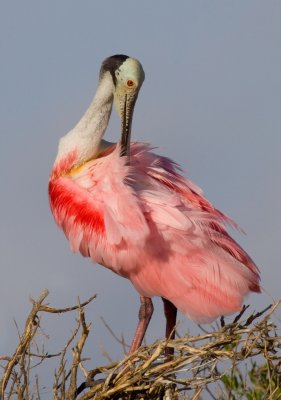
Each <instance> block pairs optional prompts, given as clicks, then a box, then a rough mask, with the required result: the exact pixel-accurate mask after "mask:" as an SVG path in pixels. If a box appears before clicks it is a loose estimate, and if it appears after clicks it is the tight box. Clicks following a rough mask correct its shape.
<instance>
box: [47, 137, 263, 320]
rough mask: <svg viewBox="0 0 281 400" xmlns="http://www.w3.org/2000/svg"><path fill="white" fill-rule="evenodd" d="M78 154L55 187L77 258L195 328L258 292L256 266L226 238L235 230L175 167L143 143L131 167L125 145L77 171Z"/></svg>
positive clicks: (58, 213)
mask: <svg viewBox="0 0 281 400" xmlns="http://www.w3.org/2000/svg"><path fill="white" fill-rule="evenodd" d="M73 154H75V152H74V153H73ZM73 154H71V155H70V156H69V157H68V161H67V160H66V159H64V160H61V161H60V163H59V165H55V167H54V170H53V173H52V175H51V178H50V183H49V194H50V204H51V208H52V211H53V214H54V217H55V220H56V222H57V224H58V225H59V226H60V227H61V228H62V229H63V230H64V232H65V234H66V236H67V237H68V239H69V241H70V245H71V248H72V250H73V251H80V252H81V254H83V255H84V256H89V257H91V258H92V259H93V260H94V261H95V262H97V263H99V264H102V265H104V266H106V267H107V268H110V269H112V270H113V271H114V272H116V273H118V274H120V275H122V276H124V277H126V278H128V279H130V280H131V282H132V283H133V285H134V286H135V288H136V289H137V290H138V291H139V293H140V294H142V295H144V296H149V297H152V296H155V295H156V296H162V297H164V298H166V299H168V300H170V301H171V302H172V303H173V304H174V305H175V306H176V307H177V308H178V309H180V310H181V311H182V312H183V313H184V314H186V315H187V316H189V317H190V318H192V319H193V320H194V321H196V322H201V323H203V322H210V321H212V320H214V319H215V318H217V317H218V316H220V315H225V314H229V313H233V312H235V311H237V310H239V309H240V308H241V305H242V303H243V300H244V298H245V296H246V295H247V294H248V293H249V292H250V291H254V292H259V291H260V287H259V273H258V269H257V267H256V265H255V264H254V262H253V261H252V260H251V258H250V257H249V256H248V255H247V253H245V251H244V250H243V249H242V248H241V247H240V246H239V245H238V244H237V243H236V242H235V241H234V240H233V239H232V238H231V237H230V236H229V234H228V233H227V231H226V225H227V224H232V225H234V226H235V227H237V226H236V224H235V223H234V222H233V221H232V220H230V219H229V218H228V217H226V216H225V215H224V214H222V213H221V212H220V211H218V210H216V209H215V208H214V207H213V206H212V204H211V203H209V202H208V201H207V200H206V199H205V198H204V197H203V195H202V192H201V190H200V189H199V188H198V187H197V186H195V185H194V184H193V183H192V182H190V181H189V180H187V179H185V178H184V177H183V176H181V175H180V174H179V170H178V167H177V165H176V164H174V163H173V162H172V161H171V160H169V159H167V158H164V157H160V156H158V155H156V154H154V153H153V152H152V151H151V148H150V147H149V145H146V144H142V143H134V144H132V145H131V155H130V165H129V166H128V165H126V157H120V148H119V145H117V146H112V147H111V148H110V149H107V151H106V152H104V153H103V154H101V155H100V157H99V158H97V159H94V160H91V161H88V162H87V163H85V164H84V165H83V166H81V167H80V168H77V169H75V168H73V167H74V166H75V157H74V156H73Z"/></svg>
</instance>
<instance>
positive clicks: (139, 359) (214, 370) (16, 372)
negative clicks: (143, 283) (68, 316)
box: [0, 291, 281, 400]
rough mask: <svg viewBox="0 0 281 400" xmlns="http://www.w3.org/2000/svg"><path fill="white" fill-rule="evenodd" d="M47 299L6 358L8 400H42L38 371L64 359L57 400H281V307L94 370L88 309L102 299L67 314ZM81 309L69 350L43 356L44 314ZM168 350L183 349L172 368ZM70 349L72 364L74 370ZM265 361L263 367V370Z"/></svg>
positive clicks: (3, 389) (4, 388)
mask: <svg viewBox="0 0 281 400" xmlns="http://www.w3.org/2000/svg"><path fill="white" fill-rule="evenodd" d="M47 296H48V291H45V292H43V293H42V294H41V296H40V297H39V298H38V299H37V300H36V301H32V302H33V307H32V310H31V312H30V314H29V315H28V317H27V320H26V324H25V328H24V330H23V333H22V334H20V337H19V343H18V346H17V348H16V350H15V352H14V354H12V355H11V356H2V357H0V361H1V363H2V368H3V374H2V377H1V380H0V385H1V386H0V387H1V394H0V399H3V400H4V399H20V400H31V399H40V396H41V394H40V379H39V378H38V377H36V378H34V376H35V375H36V374H35V373H34V371H36V366H38V365H39V364H42V363H47V360H48V359H49V358H57V369H56V372H55V374H54V384H53V389H52V398H53V399H56V400H59V399H60V400H64V399H67V400H71V399H75V398H79V399H80V400H86V399H95V400H100V399H112V400H117V399H124V400H125V399H126V400H132V399H151V400H153V399H167V400H168V399H177V398H186V399H194V400H195V399H197V400H199V399H202V398H203V397H202V395H203V394H204V393H205V394H206V393H207V394H208V396H209V397H210V398H213V399H232V400H235V399H244V398H245V399H257V400H262V399H266V400H267V399H268V400H277V399H281V390H280V386H281V379H280V376H281V354H280V352H281V336H280V326H279V327H278V326H277V325H276V323H274V322H273V321H274V316H273V315H274V312H275V310H276V309H277V308H278V307H279V306H280V302H279V303H276V304H274V305H271V306H269V307H267V308H266V309H265V310H263V311H261V312H259V313H255V314H252V315H250V316H247V317H245V314H246V309H247V308H246V307H245V308H244V309H243V310H242V312H241V313H240V314H239V315H238V316H236V317H235V318H234V319H233V321H232V322H231V323H229V324H224V320H222V321H221V327H218V329H215V330H214V331H212V332H209V333H203V334H202V335H200V336H193V337H182V338H178V339H175V340H170V341H166V340H162V341H157V342H155V343H153V344H152V345H149V346H143V347H141V348H140V349H139V350H138V351H137V352H136V353H134V354H132V355H130V356H127V357H125V358H124V359H123V360H121V361H119V362H116V363H114V364H111V365H107V366H103V367H98V368H95V369H93V370H91V371H87V370H86V369H85V367H84V365H83V361H84V360H85V358H83V357H84V354H83V348H84V345H85V343H86V341H87V338H88V335H89V332H90V329H91V325H90V324H87V323H86V320H85V312H84V308H85V306H86V305H87V304H89V303H90V302H91V301H92V300H93V299H94V298H95V296H93V297H91V298H90V299H89V300H87V301H86V302H84V303H82V304H79V301H78V305H77V306H74V307H70V308H66V309H56V308H52V307H50V306H48V305H46V304H44V301H45V299H46V297H47ZM74 310H76V312H78V319H77V326H76V328H75V329H74V332H73V334H72V336H71V337H70V338H69V340H68V341H67V343H66V344H65V346H64V348H63V349H62V351H61V352H59V353H58V354H53V355H50V354H48V353H47V352H46V351H45V350H44V348H43V349H42V348H41V349H39V348H38V345H37V343H36V337H37V335H38V332H39V331H40V323H41V319H42V318H43V317H44V313H68V312H72V311H74ZM167 346H168V347H173V348H174V350H175V358H174V359H173V360H171V361H169V362H165V359H164V350H165V348H166V347H167ZM69 349H72V360H68V363H67V355H68V354H69ZM257 357H258V360H259V366H258V365H257V364H256V363H255V360H256V358H257ZM245 360H251V367H250V370H249V371H248V372H247V371H246V369H245V367H243V362H244V361H245ZM68 364H69V365H70V366H69V367H68V368H67V365H68ZM79 370H80V371H82V372H83V374H84V377H85V378H84V382H83V383H82V384H79V383H78V380H79V378H78V371H79ZM241 371H244V372H241ZM99 373H103V379H96V375H98V374H99ZM214 383H216V386H215V388H214ZM212 384H213V385H212ZM247 393H248V394H249V393H250V395H249V396H252V397H249V396H248V395H247ZM251 393H252V394H251ZM243 396H244V397H243ZM247 396H248V397H247ZM204 398H206V397H204Z"/></svg>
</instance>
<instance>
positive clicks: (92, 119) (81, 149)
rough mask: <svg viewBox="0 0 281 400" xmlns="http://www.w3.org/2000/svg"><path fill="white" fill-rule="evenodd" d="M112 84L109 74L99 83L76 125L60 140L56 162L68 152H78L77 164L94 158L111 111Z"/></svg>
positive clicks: (98, 149)
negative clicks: (90, 101)
mask: <svg viewBox="0 0 281 400" xmlns="http://www.w3.org/2000/svg"><path fill="white" fill-rule="evenodd" d="M113 91H114V84H113V81H112V78H111V75H110V73H109V72H107V73H105V74H104V75H103V78H102V80H101V81H100V82H99V85H98V88H97V92H96V95H95V97H94V99H93V101H92V103H91V104H90V106H89V108H88V110H87V111H86V112H85V114H84V115H83V117H82V118H81V120H80V121H79V122H78V124H77V125H76V126H75V127H74V128H73V129H72V130H71V131H69V132H68V133H67V134H66V135H65V136H63V137H62V138H61V139H60V142H59V148H58V154H57V158H56V162H57V161H59V160H60V159H61V158H62V157H64V156H66V155H67V154H68V153H69V152H70V151H72V150H76V151H77V152H78V160H77V161H76V162H77V163H78V164H79V163H82V162H84V161H87V160H89V159H91V158H93V157H95V156H96V155H97V154H98V153H99V151H100V148H101V141H102V137H103V135H104V132H105V130H106V128H107V125H108V121H109V117H110V114H111V110H112V102H113Z"/></svg>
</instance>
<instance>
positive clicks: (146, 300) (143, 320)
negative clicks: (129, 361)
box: [129, 296, 153, 354]
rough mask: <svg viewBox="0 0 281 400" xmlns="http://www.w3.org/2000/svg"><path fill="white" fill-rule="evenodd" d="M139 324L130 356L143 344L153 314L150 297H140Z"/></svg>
mask: <svg viewBox="0 0 281 400" xmlns="http://www.w3.org/2000/svg"><path fill="white" fill-rule="evenodd" d="M140 301H141V306H140V310H139V322H138V325H137V328H136V331H135V335H134V337H133V340H132V344H131V347H130V350H129V354H131V353H134V352H135V351H136V350H137V349H138V348H139V347H140V345H141V344H142V341H143V338H144V335H145V332H146V330H147V327H148V324H149V321H150V319H151V316H152V314H153V303H152V300H151V298H150V297H145V296H140Z"/></svg>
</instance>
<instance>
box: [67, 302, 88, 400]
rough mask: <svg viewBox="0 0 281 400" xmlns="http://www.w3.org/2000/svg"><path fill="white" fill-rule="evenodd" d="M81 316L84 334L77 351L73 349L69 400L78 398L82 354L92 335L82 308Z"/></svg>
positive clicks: (76, 347)
mask: <svg viewBox="0 0 281 400" xmlns="http://www.w3.org/2000/svg"><path fill="white" fill-rule="evenodd" d="M79 316H80V321H81V326H82V333H81V337H80V339H79V342H78V343H77V345H76V346H75V349H73V361H72V368H71V375H70V384H69V388H68V391H67V394H66V398H67V399H68V400H72V399H75V397H76V388H77V371H78V366H79V364H80V362H81V354H82V350H83V347H84V344H85V342H86V340H87V337H88V335H89V333H90V329H91V324H89V325H87V324H86V321H85V314H84V309H83V308H82V307H80V312H79Z"/></svg>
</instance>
